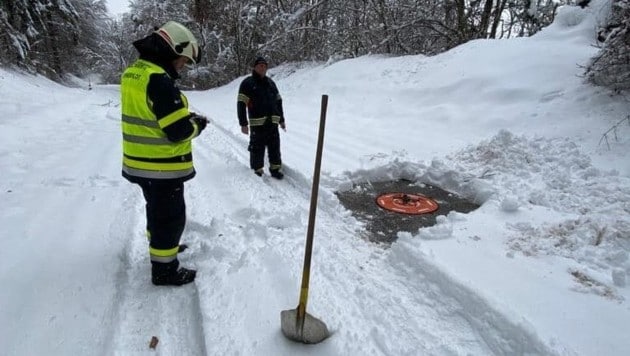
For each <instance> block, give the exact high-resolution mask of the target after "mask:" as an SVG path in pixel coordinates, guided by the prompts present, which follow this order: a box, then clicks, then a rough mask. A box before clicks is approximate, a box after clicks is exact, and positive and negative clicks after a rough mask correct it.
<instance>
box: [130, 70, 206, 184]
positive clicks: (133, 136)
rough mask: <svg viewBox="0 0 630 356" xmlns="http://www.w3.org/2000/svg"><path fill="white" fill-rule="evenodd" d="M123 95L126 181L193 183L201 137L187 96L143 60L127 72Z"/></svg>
mask: <svg viewBox="0 0 630 356" xmlns="http://www.w3.org/2000/svg"><path fill="white" fill-rule="evenodd" d="M152 81H153V84H151V83H152ZM156 83H157V84H156ZM150 88H152V89H150ZM150 91H153V92H154V94H153V95H152V94H151V93H150ZM120 92H121V107H122V108H121V111H122V136H123V168H122V171H123V176H124V177H125V178H127V179H129V180H130V181H132V182H138V181H139V180H143V179H179V180H188V179H190V178H192V177H193V176H194V175H195V168H194V166H193V158H192V142H191V141H192V139H193V138H195V137H197V136H198V135H199V128H198V126H197V124H196V123H195V122H194V121H193V120H190V117H191V113H190V111H189V110H188V100H187V99H186V96H184V94H183V93H181V92H180V91H179V89H177V87H176V86H175V84H174V81H173V80H172V79H171V78H170V76H169V75H168V73H167V72H166V71H165V70H164V69H163V68H162V67H160V66H158V65H156V64H154V63H151V62H149V61H146V60H143V59H139V60H137V61H136V62H135V63H133V64H132V65H130V66H129V67H128V68H127V69H126V70H125V72H124V73H123V75H122V78H121V83H120ZM156 100H157V101H158V102H156ZM164 102H166V105H165V104H164ZM157 107H159V108H160V110H156V108H157ZM165 107H166V108H167V109H166V110H165ZM175 133H176V134H175Z"/></svg>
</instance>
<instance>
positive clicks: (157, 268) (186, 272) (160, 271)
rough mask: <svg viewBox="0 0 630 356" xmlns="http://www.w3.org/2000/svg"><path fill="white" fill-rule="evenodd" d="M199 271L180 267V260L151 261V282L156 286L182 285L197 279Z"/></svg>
mask: <svg viewBox="0 0 630 356" xmlns="http://www.w3.org/2000/svg"><path fill="white" fill-rule="evenodd" d="M196 275H197V271H195V270H194V269H187V268H183V267H182V268H179V261H178V260H175V261H173V262H169V263H159V262H151V282H153V284H155V285H156V286H181V285H184V284H187V283H190V282H192V281H194V280H195V276H196Z"/></svg>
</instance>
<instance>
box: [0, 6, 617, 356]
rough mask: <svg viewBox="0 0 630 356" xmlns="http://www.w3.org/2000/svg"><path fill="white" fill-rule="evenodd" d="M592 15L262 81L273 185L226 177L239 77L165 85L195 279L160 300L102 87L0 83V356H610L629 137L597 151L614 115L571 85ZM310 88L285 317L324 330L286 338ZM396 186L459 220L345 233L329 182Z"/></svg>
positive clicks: (349, 218) (348, 216)
mask: <svg viewBox="0 0 630 356" xmlns="http://www.w3.org/2000/svg"><path fill="white" fill-rule="evenodd" d="M597 3H599V2H597ZM602 11H603V10H602V9H599V8H596V7H590V8H586V9H584V10H582V9H579V8H563V9H562V11H561V12H560V14H559V15H558V18H557V21H556V23H554V24H553V25H552V26H550V27H549V28H547V29H545V30H544V31H542V32H541V33H540V34H538V35H537V36H534V37H532V38H525V39H514V40H502V41H489V40H479V41H473V42H470V43H468V44H465V45H463V46H460V47H458V48H455V49H453V50H452V51H449V52H447V53H444V54H441V55H438V56H435V57H424V56H408V57H396V58H387V57H382V56H366V57H361V58H356V59H350V60H344V61H339V62H331V63H302V64H293V65H284V66H281V67H276V68H272V69H271V70H270V73H271V75H272V76H273V77H274V80H275V81H276V83H277V84H278V87H279V89H280V91H281V94H282V96H283V98H284V105H285V112H286V119H287V132H282V133H281V140H282V154H283V161H284V163H285V173H286V179H285V180H283V181H276V180H273V179H271V178H270V177H269V176H268V175H267V176H265V177H263V178H262V179H261V178H259V177H257V176H255V175H254V174H252V172H251V170H250V169H249V167H248V161H249V160H248V152H247V149H246V147H247V137H246V136H245V135H242V134H241V133H240V130H239V127H238V122H237V119H236V95H237V89H238V84H239V83H240V80H242V78H239V79H237V80H235V81H234V82H233V83H231V84H229V85H226V86H224V87H221V88H217V89H214V90H209V91H203V92H188V93H186V94H187V96H188V99H189V101H190V103H191V105H192V107H193V109H194V110H195V111H197V112H200V113H203V114H205V115H207V116H209V117H211V118H212V123H211V125H209V127H208V129H207V130H206V131H204V133H203V134H202V137H200V138H198V139H197V141H196V142H194V155H195V166H196V169H197V171H198V174H197V177H196V178H195V179H194V180H192V181H190V182H189V183H187V184H186V199H187V201H186V202H187V212H188V223H187V227H186V231H185V232H184V237H183V241H184V242H186V243H188V244H189V245H190V246H191V248H190V250H189V251H190V252H188V251H187V252H184V253H183V254H181V255H180V260H181V261H182V264H183V265H184V266H192V267H195V268H197V269H198V274H197V279H196V280H195V283H194V284H192V285H188V286H184V287H180V288H175V287H173V288H171V287H155V286H153V285H152V284H151V283H150V263H149V259H148V253H147V243H146V239H145V236H144V228H145V225H144V224H145V220H144V200H143V198H142V194H141V191H140V189H139V188H138V187H137V186H134V185H132V184H129V183H128V182H126V181H125V180H124V179H123V178H122V177H121V176H120V169H121V137H120V136H121V133H120V107H119V88H118V87H117V86H96V87H94V88H93V89H92V90H87V87H83V88H74V89H72V88H65V87H61V86H59V85H57V84H54V83H52V82H50V81H47V80H45V79H42V78H40V77H31V76H26V75H22V74H18V73H15V72H9V71H6V70H0V140H1V142H2V144H1V145H0V168H1V169H2V172H3V173H2V175H1V176H0V194H1V195H2V199H0V201H1V202H2V203H0V226H2V227H3V228H2V230H1V231H0V240H1V241H3V243H4V245H3V246H4V248H5V249H6V253H5V254H4V257H3V258H2V259H1V260H0V284H1V285H2V286H3V287H2V288H1V289H0V345H1V347H0V349H1V350H2V351H1V352H0V354H2V355H43V354H46V355H136V354H159V355H392V356H393V355H396V356H398V355H593V356H595V355H611V356H613V355H618V356H622V355H627V354H628V352H629V350H630V338H628V337H627V326H628V325H629V323H630V307H629V304H628V303H629V299H630V286H628V275H629V274H630V260H629V256H628V253H629V252H630V160H628V156H627V152H628V149H629V148H630V126H629V125H620V126H619V128H618V130H617V131H616V134H617V135H616V137H617V139H615V138H614V137H613V136H609V145H606V144H605V143H601V142H600V141H601V139H602V135H603V134H604V133H605V132H606V131H607V130H609V129H610V128H611V127H612V126H613V125H615V124H616V123H618V122H620V121H621V120H623V119H624V118H626V117H627V115H628V113H629V110H628V109H629V108H630V105H629V103H628V102H627V101H626V100H624V98H623V97H620V96H611V95H610V94H609V93H608V92H606V91H605V90H603V89H601V88H596V87H592V86H590V85H588V84H586V83H584V82H583V81H582V78H581V77H580V75H581V74H582V70H583V69H582V68H581V66H582V65H584V64H585V63H586V62H587V61H588V59H589V58H590V57H591V56H592V55H593V54H594V53H595V52H596V50H597V49H596V48H595V47H594V46H593V44H594V35H595V31H594V28H595V22H596V20H597V18H598V16H601V14H602ZM322 94H328V95H329V97H330V99H329V106H328V121H327V127H326V138H325V144H324V156H323V162H322V181H321V186H320V195H319V205H318V212H317V224H316V228H315V243H314V251H313V252H314V254H313V262H312V263H313V264H312V270H311V283H310V291H309V292H310V293H309V303H308V312H309V313H311V314H313V315H315V316H316V317H318V318H320V319H321V320H323V321H324V322H325V323H326V324H327V326H328V328H329V329H330V330H331V331H332V333H333V334H332V336H331V337H330V338H329V339H327V340H325V341H324V342H322V343H320V344H317V345H308V346H307V345H302V344H295V343H293V342H291V341H289V340H287V339H286V338H285V337H284V336H283V335H282V333H281V331H280V312H281V311H282V310H285V309H292V308H295V307H296V305H297V303H298V295H299V285H300V281H301V272H302V262H303V254H304V241H305V236H306V225H307V221H308V209H309V199H310V192H311V185H310V184H311V180H312V174H313V163H314V156H315V146H316V142H317V128H318V119H319V107H320V106H319V104H320V98H321V95H322ZM401 178H404V179H409V180H412V181H415V182H417V183H418V184H422V183H428V184H433V185H435V186H439V187H441V188H443V189H446V190H449V191H451V192H453V193H456V194H459V195H461V196H462V197H465V198H467V199H469V200H471V201H474V202H475V203H477V204H479V205H480V208H479V209H477V210H475V211H473V212H470V213H468V214H462V213H456V212H451V213H449V214H448V215H446V216H441V217H438V224H437V225H435V226H432V227H428V228H422V229H420V230H418V231H417V232H414V233H408V232H402V233H398V234H397V237H398V239H397V240H396V242H394V243H392V244H391V245H388V244H375V243H371V242H368V241H366V240H365V239H364V238H361V236H364V234H365V222H363V221H361V220H359V219H357V218H355V217H354V216H353V215H352V212H351V211H349V210H347V209H345V208H344V207H343V205H341V203H340V202H339V200H338V199H337V196H336V195H335V192H339V191H344V190H349V189H354V188H353V186H354V185H355V184H359V183H366V182H377V181H384V180H395V179H401ZM153 336H155V337H157V338H158V339H159V343H158V345H157V346H156V348H155V349H154V350H153V349H150V348H149V342H150V340H151V338H152V337H153Z"/></svg>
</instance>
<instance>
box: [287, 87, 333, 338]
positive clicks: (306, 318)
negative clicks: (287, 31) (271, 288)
mask: <svg viewBox="0 0 630 356" xmlns="http://www.w3.org/2000/svg"><path fill="white" fill-rule="evenodd" d="M327 107H328V95H322V108H321V116H320V119H319V136H318V139H317V154H316V155H315V169H314V170H313V186H312V188H311V208H310V210H309V216H308V229H307V231H306V248H305V251H304V269H303V270H302V288H301V290H300V302H299V304H298V306H297V308H296V309H290V310H283V311H282V312H281V313H280V322H281V325H282V333H283V334H284V336H286V337H287V338H289V339H291V340H293V341H298V342H303V343H305V344H317V343H318V342H321V341H322V340H324V339H326V338H327V337H328V336H329V335H330V334H329V332H328V328H327V327H326V324H324V322H323V321H321V320H319V319H317V318H316V317H314V316H312V315H310V314H308V313H307V312H306V300H307V299H308V283H309V279H310V271H311V254H312V251H313V231H314V230H315V213H316V211H317V193H318V189H319V170H320V168H321V163H322V148H323V146H324V127H325V126H326V108H327Z"/></svg>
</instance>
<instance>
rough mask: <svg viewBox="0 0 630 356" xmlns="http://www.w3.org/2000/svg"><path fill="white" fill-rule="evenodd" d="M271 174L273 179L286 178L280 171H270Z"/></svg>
mask: <svg viewBox="0 0 630 356" xmlns="http://www.w3.org/2000/svg"><path fill="white" fill-rule="evenodd" d="M269 173H270V174H271V176H272V177H274V178H276V179H282V178H284V174H283V173H282V172H280V170H279V169H270V170H269Z"/></svg>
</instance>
